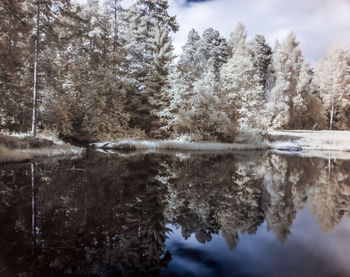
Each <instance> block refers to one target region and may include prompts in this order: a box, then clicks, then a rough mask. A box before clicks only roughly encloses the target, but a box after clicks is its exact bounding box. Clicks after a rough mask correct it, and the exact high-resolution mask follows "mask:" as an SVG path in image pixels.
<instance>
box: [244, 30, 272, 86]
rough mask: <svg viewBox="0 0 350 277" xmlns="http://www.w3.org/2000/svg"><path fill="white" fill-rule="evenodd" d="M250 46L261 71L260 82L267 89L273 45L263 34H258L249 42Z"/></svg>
mask: <svg viewBox="0 0 350 277" xmlns="http://www.w3.org/2000/svg"><path fill="white" fill-rule="evenodd" d="M248 47H249V49H250V51H251V54H252V56H253V63H254V66H255V67H256V68H257V70H258V72H259V76H260V82H261V84H262V85H263V87H264V88H265V89H267V87H268V84H267V81H268V73H269V70H268V69H269V66H270V63H271V58H272V50H271V47H270V46H269V45H268V44H267V43H266V41H265V38H264V36H263V35H256V36H255V38H254V39H253V40H252V41H250V42H249V43H248Z"/></svg>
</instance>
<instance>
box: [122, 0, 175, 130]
mask: <svg viewBox="0 0 350 277" xmlns="http://www.w3.org/2000/svg"><path fill="white" fill-rule="evenodd" d="M168 6H169V5H168V1H166V0H138V1H137V2H136V3H135V4H134V5H132V6H131V7H130V8H129V9H128V10H127V11H126V12H125V14H124V19H125V23H126V24H125V23H124V31H123V32H124V33H125V38H126V46H125V49H126V51H127V53H128V55H127V61H128V64H129V67H128V78H129V80H130V81H131V82H130V88H129V93H128V106H129V112H130V113H131V122H130V124H131V126H132V127H138V128H141V129H143V130H145V131H146V133H147V134H149V133H150V131H151V128H152V126H151V121H152V120H151V116H152V115H151V114H152V105H151V104H150V87H149V85H150V84H151V83H152V78H153V76H152V73H153V72H152V70H153V63H154V62H153V60H154V55H155V54H156V53H155V51H156V47H154V41H155V36H156V29H157V28H160V29H166V31H167V32H169V34H168V35H170V33H171V32H176V31H177V30H178V25H177V22H176V19H175V17H174V16H170V15H169V14H168Z"/></svg>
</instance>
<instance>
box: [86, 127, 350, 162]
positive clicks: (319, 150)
mask: <svg viewBox="0 0 350 277" xmlns="http://www.w3.org/2000/svg"><path fill="white" fill-rule="evenodd" d="M269 136H270V141H269V142H263V143H261V144H239V143H215V142H200V143H194V142H186V141H182V140H167V141H146V140H132V139H123V140H117V141H114V142H100V143H94V144H92V145H93V146H94V147H96V148H97V149H101V151H102V150H103V151H106V152H109V150H115V149H124V150H133V149H135V150H148V151H159V150H183V151H232V150H242V151H243V150H271V151H274V152H278V153H283V154H293V155H300V156H305V157H321V158H332V159H350V131H306V130H300V131H299V130H295V131H270V132H269Z"/></svg>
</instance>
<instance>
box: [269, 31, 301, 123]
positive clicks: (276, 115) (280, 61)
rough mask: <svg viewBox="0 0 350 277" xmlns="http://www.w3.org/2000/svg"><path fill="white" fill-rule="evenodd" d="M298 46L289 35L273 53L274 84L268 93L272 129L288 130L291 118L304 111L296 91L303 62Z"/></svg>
mask: <svg viewBox="0 0 350 277" xmlns="http://www.w3.org/2000/svg"><path fill="white" fill-rule="evenodd" d="M298 46H299V42H297V41H296V37H295V35H294V34H293V33H291V34H289V35H288V36H287V38H286V39H285V40H284V41H283V43H282V44H280V45H279V44H277V45H276V48H275V49H274V52H273V56H272V68H273V72H274V74H275V76H274V77H275V84H274V87H273V88H272V89H271V91H269V93H268V106H269V113H270V116H271V122H270V126H271V127H272V128H289V126H290V123H291V121H292V120H293V118H295V117H296V116H298V114H300V113H301V112H302V111H303V110H305V105H304V104H303V98H302V96H301V94H300V91H298V89H297V87H298V81H299V75H300V70H301V68H302V66H303V63H304V62H305V61H304V58H303V55H302V53H301V50H300V49H299V47H298Z"/></svg>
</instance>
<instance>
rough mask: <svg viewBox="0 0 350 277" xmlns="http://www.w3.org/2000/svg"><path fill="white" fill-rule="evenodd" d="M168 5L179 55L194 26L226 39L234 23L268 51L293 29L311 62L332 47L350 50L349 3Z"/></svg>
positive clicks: (196, 1) (183, 1) (204, 0)
mask: <svg viewBox="0 0 350 277" xmlns="http://www.w3.org/2000/svg"><path fill="white" fill-rule="evenodd" d="M169 5H170V10H169V13H170V14H171V15H176V17H177V20H178V22H179V24H180V30H179V32H178V33H177V34H175V36H174V46H175V48H176V52H177V53H179V52H180V51H181V46H182V45H183V44H184V43H185V42H186V38H187V34H188V32H189V31H190V30H191V29H192V28H194V29H196V30H197V31H199V32H200V33H202V32H203V31H204V30H205V29H206V28H208V27H212V28H214V29H216V30H218V31H220V33H221V34H222V35H223V36H225V37H226V38H228V37H229V35H230V33H231V32H232V31H233V30H234V29H235V27H236V25H237V23H238V22H241V23H243V25H245V26H246V28H247V32H248V39H251V38H253V37H254V36H255V35H256V34H262V35H264V36H265V38H266V40H267V41H268V42H269V44H270V45H271V46H272V47H273V46H274V45H275V41H276V39H278V40H279V41H282V40H283V39H284V38H285V37H286V36H287V35H288V33H289V32H291V31H293V32H294V33H295V34H296V36H297V40H298V41H299V42H300V47H301V49H302V51H303V54H304V56H305V58H306V59H307V60H309V61H310V62H311V63H312V64H315V63H316V62H317V60H319V59H320V58H322V57H323V56H324V55H325V53H326V51H327V49H328V48H329V46H330V45H331V44H332V43H341V44H344V45H346V47H347V48H350V0H169Z"/></svg>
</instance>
